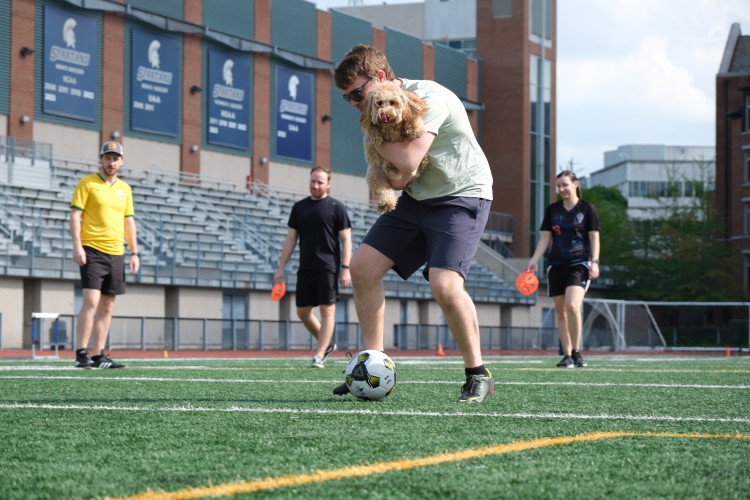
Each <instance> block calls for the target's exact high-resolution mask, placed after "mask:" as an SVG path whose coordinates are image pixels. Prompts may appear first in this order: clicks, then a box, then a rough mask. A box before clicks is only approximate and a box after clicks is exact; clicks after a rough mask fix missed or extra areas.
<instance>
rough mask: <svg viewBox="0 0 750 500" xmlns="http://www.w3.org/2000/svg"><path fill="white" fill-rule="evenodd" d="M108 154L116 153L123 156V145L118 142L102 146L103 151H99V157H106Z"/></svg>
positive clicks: (109, 142)
mask: <svg viewBox="0 0 750 500" xmlns="http://www.w3.org/2000/svg"><path fill="white" fill-rule="evenodd" d="M107 153H115V154H118V155H120V156H122V144H120V143H119V142H117V141H107V142H105V143H104V144H102V149H101V150H100V151H99V156H104V155H105V154H107Z"/></svg>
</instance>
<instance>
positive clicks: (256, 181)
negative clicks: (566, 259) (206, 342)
mask: <svg viewBox="0 0 750 500" xmlns="http://www.w3.org/2000/svg"><path fill="white" fill-rule="evenodd" d="M443 3H445V4H446V5H442V4H443ZM438 4H441V5H438ZM433 7H434V8H436V9H441V10H442V9H443V8H444V7H449V8H450V9H460V8H461V7H463V10H461V15H460V16H459V15H458V14H452V15H451V14H450V12H458V10H450V11H448V14H449V16H448V17H447V18H446V17H443V22H445V20H446V19H448V20H451V16H453V17H454V18H455V19H461V20H465V19H466V5H465V4H464V3H462V2H428V4H426V5H425V9H431V8H433ZM554 8H555V2H553V1H552V0H543V1H542V2H541V3H540V2H537V1H530V0H506V1H490V0H480V1H478V2H477V3H476V23H477V24H476V41H477V44H476V45H477V51H476V56H474V55H472V52H470V51H469V52H462V51H460V50H456V49H454V48H452V47H451V46H450V44H451V43H453V41H455V40H461V45H462V48H467V47H469V46H470V42H469V41H470V38H468V35H467V32H466V31H465V30H462V31H460V32H455V31H454V30H452V29H451V30H450V31H448V32H446V31H442V30H438V31H435V30H433V27H432V26H430V27H429V28H430V29H429V30H427V29H426V30H425V33H424V34H425V35H426V34H427V33H428V32H436V33H440V37H443V35H445V37H446V40H447V39H448V38H450V39H451V40H447V41H446V43H431V42H426V41H424V40H423V39H422V38H421V36H415V35H412V34H410V33H407V32H404V31H400V30H396V29H393V28H391V27H389V26H388V25H385V26H383V27H382V28H381V27H378V26H376V25H375V24H374V23H372V22H370V21H368V20H366V19H364V18H362V17H357V16H353V15H351V14H350V13H347V12H344V11H343V10H333V11H331V12H324V11H319V10H317V9H316V8H315V5H314V4H313V3H310V2H307V1H304V0H253V1H248V0H162V1H160V2H151V1H148V0H133V1H129V2H127V4H126V3H125V2H124V1H122V0H97V1H96V2H84V1H81V0H13V1H10V0H0V186H1V187H2V193H1V194H0V196H2V200H3V201H2V207H1V208H0V247H1V248H0V253H1V254H2V256H0V260H2V262H1V263H0V269H1V270H2V271H1V272H0V303H2V304H4V307H3V310H2V311H1V312H2V326H3V330H2V331H3V333H4V335H5V337H4V338H5V341H6V345H5V346H6V347H20V346H28V345H30V343H31V338H30V332H29V330H30V328H29V323H28V318H30V316H31V313H32V312H35V311H57V312H60V313H61V314H64V315H72V314H73V313H74V312H75V311H76V310H77V301H78V300H79V297H80V290H78V289H77V288H76V283H77V280H78V277H77V269H76V268H75V266H72V265H71V262H70V255H69V254H70V248H69V246H70V245H69V242H68V241H67V240H66V238H67V237H68V236H67V214H68V211H69V208H68V202H69V199H70V194H71V192H72V189H73V187H74V186H75V182H76V180H77V179H78V178H80V177H81V176H82V175H83V174H84V173H88V172H91V171H95V170H96V168H97V164H96V162H97V158H96V152H97V151H98V147H99V145H100V144H101V142H103V141H104V140H107V139H110V138H116V139H118V140H120V141H121V142H122V143H123V146H124V149H125V152H126V158H125V160H126V165H125V167H126V170H125V172H124V174H125V177H126V178H127V180H129V181H130V182H131V184H133V185H134V192H135V195H136V199H137V200H138V203H139V204H138V205H137V206H136V219H137V222H138V225H139V240H142V241H141V242H140V243H141V245H140V247H141V250H143V251H144V257H143V259H142V271H141V273H140V274H139V276H138V277H137V279H136V281H135V283H132V284H131V286H130V288H129V293H128V295H127V296H125V297H124V298H123V299H122V300H120V301H118V309H117V313H118V314H122V315H123V316H126V317H127V318H126V319H123V320H121V321H120V322H119V323H118V322H115V323H113V329H114V328H117V329H118V332H113V334H114V335H113V338H115V339H117V338H118V336H120V335H130V334H132V332H134V331H137V330H138V328H135V327H133V326H132V322H131V320H132V321H136V323H137V322H138V321H141V327H140V330H141V331H144V330H143V326H142V325H143V321H145V320H144V319H143V318H145V317H149V318H156V319H154V321H156V326H154V325H151V326H149V327H148V328H147V329H148V331H149V332H157V333H158V335H157V338H158V339H161V340H157V341H156V342H157V345H159V343H162V342H169V339H174V338H176V335H177V334H176V333H175V324H176V323H175V321H173V320H174V318H180V319H185V318H194V319H196V320H199V319H200V318H203V319H209V320H211V321H212V322H214V324H215V325H218V326H216V328H218V329H219V331H218V333H217V335H218V338H219V339H221V341H220V344H222V345H225V344H226V343H227V342H229V345H238V344H237V342H238V339H242V338H246V335H247V332H248V331H247V330H242V331H238V330H237V325H238V324H240V325H246V327H247V328H250V326H247V321H249V320H250V319H252V321H254V323H253V325H255V326H252V328H257V329H259V330H262V329H263V326H262V322H263V321H271V322H273V321H283V320H287V319H289V318H290V317H291V316H292V307H291V306H290V303H288V302H284V301H282V303H280V304H273V303H271V302H270V299H269V297H268V291H269V290H270V287H271V285H272V279H271V277H272V275H273V267H274V265H275V259H276V258H277V256H278V251H279V249H280V248H281V239H280V238H279V235H278V234H277V232H278V230H279V229H280V230H281V231H282V232H284V231H285V220H286V215H287V213H288V208H289V206H290V203H291V201H292V200H294V199H298V198H299V197H301V196H304V195H305V194H306V193H307V183H308V174H309V170H310V168H311V167H312V166H315V165H329V166H330V167H331V168H332V170H333V171H334V176H335V188H334V193H333V195H334V196H337V197H339V198H343V199H345V200H346V201H347V204H348V205H349V206H350V207H352V208H351V209H352V211H353V212H354V219H355V221H356V222H355V224H356V225H357V227H356V230H357V231H358V233H357V234H359V237H360V239H361V236H362V235H363V234H364V231H366V228H367V227H368V225H369V224H371V220H372V217H374V214H373V213H372V211H371V210H369V206H368V201H369V193H368V191H367V187H366V183H365V181H364V174H365V171H366V168H365V160H364V153H363V147H362V136H361V132H360V130H359V126H358V124H357V118H358V116H357V114H356V110H354V109H353V108H352V107H351V106H350V105H348V104H347V103H346V102H344V101H343V100H342V99H341V98H340V93H341V91H340V90H339V89H336V88H335V86H334V85H333V82H332V79H331V75H330V70H331V69H332V68H333V67H334V66H335V64H336V61H338V60H340V59H341V58H342V57H343V55H344V54H345V53H346V51H347V50H349V49H350V48H351V47H352V46H353V45H355V44H357V43H366V44H372V45H374V46H376V47H378V48H380V49H381V50H383V51H384V52H385V53H386V54H387V55H388V58H389V61H390V62H391V64H392V66H393V68H394V71H395V72H396V74H397V75H399V76H403V77H405V78H414V79H419V78H426V79H434V80H436V81H438V82H439V83H441V84H443V85H445V86H446V87H448V88H450V89H451V90H452V91H453V92H455V93H456V94H457V95H458V96H459V97H460V98H461V99H462V101H463V102H464V105H465V107H466V109H467V112H468V114H469V118H470V120H471V122H472V125H473V127H474V129H475V131H476V133H477V137H478V138H479V141H480V143H481V144H482V146H483V147H484V149H485V151H486V153H487V155H488V158H489V160H490V164H491V167H492V169H493V174H494V176H495V188H494V189H495V201H494V204H493V214H492V219H491V222H490V227H489V228H488V232H487V235H488V237H487V242H490V243H493V244H498V242H500V243H502V244H503V245H507V247H508V248H511V249H512V251H513V253H514V254H515V255H516V256H519V257H521V258H523V259H525V258H527V257H528V253H529V252H528V250H529V247H530V243H531V242H530V239H531V238H530V237H529V236H530V233H534V234H535V233H536V232H537V231H536V229H535V228H536V227H538V225H537V224H536V223H534V222H532V219H533V218H532V216H531V215H530V209H533V207H535V206H536V204H534V200H535V199H536V200H539V201H541V200H544V202H545V203H546V201H547V199H548V198H549V195H550V193H549V182H548V180H549V175H550V169H551V165H554V158H553V157H552V156H551V155H552V153H550V152H551V151H554V148H553V147H551V146H550V144H551V142H552V141H554V106H553V103H554V92H553V90H552V89H554V54H555V48H554V39H555V37H554ZM394 15H395V11H394ZM462 23H463V21H462ZM446 26H448V24H446ZM453 37H455V40H453ZM542 41H544V43H541V42H542ZM542 56H543V57H542ZM537 102H543V103H544V105H543V106H536V103H537ZM538 131H541V133H537V132H538ZM537 136H539V137H540V138H541V139H540V140H537V139H536V137H537ZM537 158H539V159H540V161H537ZM536 179H540V182H538V183H536V184H535V182H536ZM540 188H541V191H539V189H540ZM535 196H536V198H534V197H535ZM514 223H515V225H514ZM514 227H515V231H514ZM475 265H476V266H477V267H476V271H475V272H473V273H472V278H471V279H473V277H476V279H478V280H481V284H480V283H479V282H478V283H477V287H475V286H474V285H473V284H472V283H471V282H467V289H469V290H470V293H472V295H473V296H474V298H475V301H477V303H478V310H479V316H480V323H481V324H482V325H483V327H486V328H495V327H500V326H503V325H505V326H507V325H511V324H513V323H514V322H517V321H523V322H524V323H529V322H532V323H533V322H534V321H536V322H537V323H538V322H539V321H540V318H541V314H538V313H537V312H533V311H534V309H530V307H532V306H535V299H529V298H526V297H524V296H521V295H520V294H518V293H517V292H516V291H515V289H514V288H513V286H512V281H513V279H514V278H515V275H514V272H515V270H514V269H513V268H512V267H508V263H507V262H506V261H505V260H504V259H503V258H502V257H501V256H500V255H499V254H498V253H497V252H494V251H493V250H492V248H491V247H490V246H488V245H485V246H483V247H482V249H481V251H480V253H479V255H478V257H477V262H476V264H475ZM288 271H290V274H292V273H293V272H294V267H293V266H292V267H291V269H288ZM419 280H421V278H419V277H415V278H414V279H413V280H410V281H409V282H400V281H397V280H391V279H388V280H387V283H386V288H387V294H388V305H387V313H386V314H387V317H386V321H387V324H388V325H391V326H392V327H393V328H389V329H388V331H387V332H386V338H387V339H389V341H391V342H395V341H397V335H400V334H397V333H396V331H397V327H399V326H400V327H406V325H428V324H430V325H438V326H440V325H442V328H443V330H441V331H443V333H445V332H444V325H443V323H444V320H443V319H442V317H441V315H440V313H439V308H437V306H436V305H435V304H434V301H432V300H430V294H429V288H428V286H427V284H426V283H425V282H424V281H423V280H421V281H419ZM344 298H345V301H344V304H343V307H339V308H337V313H339V314H340V316H339V317H338V318H337V321H338V322H339V323H340V324H345V325H351V327H352V328H353V330H352V331H351V332H346V334H347V335H353V336H356V318H355V317H354V316H355V311H354V308H353V306H352V305H351V303H350V302H349V300H348V299H349V298H350V297H346V296H345V297H344ZM292 300H293V299H292ZM139 318H140V319H139ZM243 322H244V323H243ZM258 322H261V323H258ZM191 328H195V329H196V331H195V332H192V333H186V332H185V331H182V333H181V334H180V337H181V338H182V339H183V340H184V339H185V338H186V337H185V336H186V335H187V338H191V335H195V336H198V335H199V332H198V330H200V329H201V328H205V324H204V326H203V327H201V326H200V321H197V322H196V323H195V325H194V326H193V327H191ZM242 328H245V326H243V327H242ZM72 330H73V329H72V328H70V325H69V327H68V331H72ZM402 330H403V328H402ZM125 332H131V333H125ZM243 332H244V333H243ZM275 335H277V337H276V338H277V340H278V342H276V343H277V344H280V345H288V344H289V343H290V342H293V339H294V338H295V336H294V335H293V334H290V333H289V332H286V333H284V332H276V333H275ZM267 338H268V337H267ZM0 340H2V339H0ZM0 347H2V346H0ZM446 347H448V346H446Z"/></svg>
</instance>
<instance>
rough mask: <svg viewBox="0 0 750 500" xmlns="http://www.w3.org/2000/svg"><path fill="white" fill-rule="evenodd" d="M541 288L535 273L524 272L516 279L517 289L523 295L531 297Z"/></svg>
mask: <svg viewBox="0 0 750 500" xmlns="http://www.w3.org/2000/svg"><path fill="white" fill-rule="evenodd" d="M538 287H539V280H538V279H537V277H536V275H534V273H530V272H528V271H524V272H522V273H521V274H519V275H518V278H516V289H518V291H519V292H521V293H522V294H524V295H526V296H529V295H531V294H533V293H534V292H536V289H537V288H538Z"/></svg>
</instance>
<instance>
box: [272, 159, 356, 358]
mask: <svg viewBox="0 0 750 500" xmlns="http://www.w3.org/2000/svg"><path fill="white" fill-rule="evenodd" d="M330 189H331V172H330V170H326V169H324V168H323V167H314V168H313V169H312V170H311V172H310V196H308V197H307V198H305V199H303V200H300V201H298V202H297V203H295V204H294V206H293V207H292V213H291V214H290V215H289V222H288V226H289V231H288V232H287V236H286V241H285V242H284V247H283V248H282V250H281V256H280V257H279V267H278V268H277V269H276V275H275V276H274V279H275V280H276V281H277V282H278V281H285V276H284V268H285V267H286V264H287V262H289V258H290V257H291V256H292V252H294V247H295V246H296V245H297V240H299V269H298V270H297V290H296V305H297V316H298V317H299V319H300V320H301V321H302V323H303V324H304V325H305V328H307V330H308V331H309V332H310V334H311V335H312V336H313V337H315V338H316V339H317V341H318V346H317V349H316V350H315V353H314V355H313V359H312V364H311V365H310V366H312V367H313V368H323V367H324V365H323V363H324V362H325V359H326V357H327V356H328V355H329V354H331V353H332V352H333V351H335V350H336V344H335V343H334V342H333V331H334V326H335V323H336V302H337V301H338V298H339V295H338V285H339V283H340V284H341V286H342V287H343V288H346V287H348V286H350V285H351V276H350V274H349V260H350V259H351V256H352V224H351V222H350V221H349V215H348V214H347V212H346V207H345V206H344V204H343V203H341V202H340V201H338V200H336V199H334V198H332V197H330V196H328V192H329V190H330ZM339 243H340V244H339ZM339 268H340V272H339ZM315 307H319V308H320V319H318V318H317V317H316V316H315V315H314V314H313V308H315Z"/></svg>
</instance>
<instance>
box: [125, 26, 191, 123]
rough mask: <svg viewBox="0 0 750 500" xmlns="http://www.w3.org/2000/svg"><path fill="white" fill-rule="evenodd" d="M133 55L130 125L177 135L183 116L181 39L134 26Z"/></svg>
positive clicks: (131, 64)
mask: <svg viewBox="0 0 750 500" xmlns="http://www.w3.org/2000/svg"><path fill="white" fill-rule="evenodd" d="M130 59H131V60H130V67H131V72H130V88H131V92H130V98H131V106H130V127H131V128H132V129H133V130H142V131H144V132H153V133H155V134H162V135H169V136H172V137H176V136H177V131H178V124H179V120H180V113H179V111H180V106H179V94H180V93H179V81H178V76H179V66H180V64H181V60H180V46H179V42H177V41H176V40H174V39H172V38H169V37H166V36H160V35H156V34H154V33H150V32H146V31H140V30H137V29H133V30H132V42H131V50H130Z"/></svg>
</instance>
